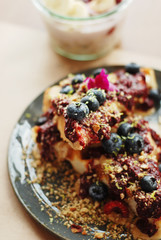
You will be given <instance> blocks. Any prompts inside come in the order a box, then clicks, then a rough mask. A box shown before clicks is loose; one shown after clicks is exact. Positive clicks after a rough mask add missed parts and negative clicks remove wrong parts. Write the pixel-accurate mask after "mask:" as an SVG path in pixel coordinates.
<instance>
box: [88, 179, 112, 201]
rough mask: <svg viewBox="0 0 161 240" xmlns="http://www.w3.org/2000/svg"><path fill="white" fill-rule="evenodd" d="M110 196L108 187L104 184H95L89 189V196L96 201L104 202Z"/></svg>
mask: <svg viewBox="0 0 161 240" xmlns="http://www.w3.org/2000/svg"><path fill="white" fill-rule="evenodd" d="M107 195H108V188H107V186H106V185H105V184H104V183H102V182H99V183H93V184H92V185H91V186H90V187H89V196H90V197H91V198H93V200H95V201H102V200H104V199H105V198H106V197H107Z"/></svg>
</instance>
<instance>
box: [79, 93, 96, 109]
mask: <svg viewBox="0 0 161 240" xmlns="http://www.w3.org/2000/svg"><path fill="white" fill-rule="evenodd" d="M81 102H82V103H85V104H86V105H87V106H88V108H89V110H90V111H96V110H97V109H98V108H99V106H100V105H99V102H98V100H97V98H96V97H95V96H85V97H83V98H82V99H81Z"/></svg>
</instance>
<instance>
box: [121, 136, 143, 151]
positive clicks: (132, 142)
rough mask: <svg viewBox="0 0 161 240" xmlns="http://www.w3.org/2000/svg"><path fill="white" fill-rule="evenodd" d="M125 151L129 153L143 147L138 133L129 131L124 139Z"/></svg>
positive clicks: (140, 149)
mask: <svg viewBox="0 0 161 240" xmlns="http://www.w3.org/2000/svg"><path fill="white" fill-rule="evenodd" d="M125 148H126V151H127V152H129V153H132V154H133V153H140V152H141V151H142V150H143V148H144V140H143V137H142V136H141V135H139V134H138V133H131V134H129V135H128V136H127V138H126V141H125Z"/></svg>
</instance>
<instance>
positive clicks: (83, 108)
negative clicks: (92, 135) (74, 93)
mask: <svg viewBox="0 0 161 240" xmlns="http://www.w3.org/2000/svg"><path fill="white" fill-rule="evenodd" d="M88 114H89V108H88V107H87V105H86V104H84V103H81V102H73V103H71V104H69V105H68V107H67V115H68V117H69V118H72V119H75V120H80V121H81V120H82V119H83V118H85V117H86V115H88Z"/></svg>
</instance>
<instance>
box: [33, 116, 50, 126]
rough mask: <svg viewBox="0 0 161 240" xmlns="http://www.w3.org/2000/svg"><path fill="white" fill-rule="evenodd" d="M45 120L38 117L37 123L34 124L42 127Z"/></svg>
mask: <svg viewBox="0 0 161 240" xmlns="http://www.w3.org/2000/svg"><path fill="white" fill-rule="evenodd" d="M47 120H48V119H47V117H45V116H42V117H39V118H38V119H37V121H36V122H35V124H36V125H37V126H41V125H43V124H44V123H46V122H47Z"/></svg>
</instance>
